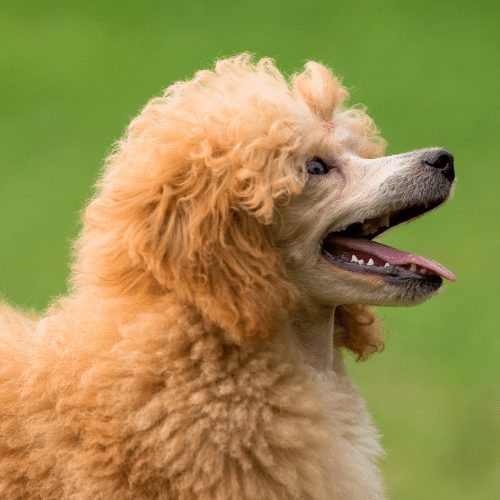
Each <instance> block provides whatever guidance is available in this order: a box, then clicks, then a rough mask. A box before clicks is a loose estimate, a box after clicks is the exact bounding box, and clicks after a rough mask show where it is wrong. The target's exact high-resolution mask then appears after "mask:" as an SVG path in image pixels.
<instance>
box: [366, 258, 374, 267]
mask: <svg viewBox="0 0 500 500" xmlns="http://www.w3.org/2000/svg"><path fill="white" fill-rule="evenodd" d="M374 264H375V262H373V259H372V258H370V260H369V261H368V262H367V263H366V265H368V266H373V265H374Z"/></svg>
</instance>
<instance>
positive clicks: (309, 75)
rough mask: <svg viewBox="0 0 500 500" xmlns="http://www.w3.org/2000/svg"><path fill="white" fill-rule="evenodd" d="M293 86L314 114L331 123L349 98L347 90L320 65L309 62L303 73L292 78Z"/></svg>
mask: <svg viewBox="0 0 500 500" xmlns="http://www.w3.org/2000/svg"><path fill="white" fill-rule="evenodd" d="M292 86H293V88H294V89H295V91H296V92H297V93H298V94H299V96H300V97H301V99H302V100H303V101H304V102H305V103H306V104H307V106H308V107H309V108H310V109H311V111H312V112H313V113H315V114H316V115H318V116H320V117H321V119H323V120H325V121H329V120H331V119H332V115H333V112H334V111H335V109H336V108H338V107H339V106H340V105H341V104H342V102H343V101H344V100H345V98H346V97H347V90H346V89H345V88H344V87H343V86H342V85H341V83H340V82H339V81H338V80H337V79H336V78H335V77H334V76H333V74H332V72H331V71H330V70H329V69H328V68H327V67H326V66H323V65H322V64H320V63H317V62H314V61H309V62H308V63H306V65H305V69H304V71H303V72H302V73H298V74H296V75H294V76H293V77H292Z"/></svg>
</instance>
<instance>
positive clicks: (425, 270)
mask: <svg viewBox="0 0 500 500" xmlns="http://www.w3.org/2000/svg"><path fill="white" fill-rule="evenodd" d="M418 272H419V273H420V274H427V269H426V268H425V267H421V268H420V269H419V271H418Z"/></svg>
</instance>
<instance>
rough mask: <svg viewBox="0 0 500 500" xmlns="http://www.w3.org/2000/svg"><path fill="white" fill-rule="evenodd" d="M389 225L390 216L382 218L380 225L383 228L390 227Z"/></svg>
mask: <svg viewBox="0 0 500 500" xmlns="http://www.w3.org/2000/svg"><path fill="white" fill-rule="evenodd" d="M389 224H390V222H389V214H387V215H384V216H382V217H381V219H380V225H381V226H383V227H389Z"/></svg>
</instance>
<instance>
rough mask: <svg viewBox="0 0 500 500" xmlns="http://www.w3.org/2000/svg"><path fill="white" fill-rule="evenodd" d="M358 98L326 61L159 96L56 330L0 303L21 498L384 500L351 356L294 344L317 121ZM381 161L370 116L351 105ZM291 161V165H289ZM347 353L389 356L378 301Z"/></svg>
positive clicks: (91, 225)
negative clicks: (309, 353)
mask: <svg viewBox="0 0 500 500" xmlns="http://www.w3.org/2000/svg"><path fill="white" fill-rule="evenodd" d="M345 96H346V93H345V90H344V89H343V88H342V87H341V85H340V84H339V83H338V82H337V80H335V79H334V78H333V77H332V75H331V74H330V72H329V71H328V70H327V69H326V68H324V67H323V66H321V65H319V64H317V63H308V64H307V66H306V70H305V71H304V72H303V73H301V74H299V75H296V76H294V77H293V78H292V80H291V84H289V83H288V82H287V81H286V79H285V78H284V77H283V76H282V75H281V74H280V73H279V72H278V70H277V69H276V68H275V66H274V64H273V63H272V61H270V60H268V59H263V60H260V61H258V62H257V63H253V62H252V61H251V59H250V58H249V56H247V55H242V56H238V57H236V58H232V59H226V60H222V61H219V62H218V63H217V64H216V66H215V69H214V70H213V71H200V72H198V73H197V74H196V76H195V77H194V78H193V79H192V80H190V81H187V82H181V83H176V84H174V85H172V86H171V87H169V88H168V89H167V90H166V92H165V94H164V95H163V96H161V97H158V98H155V99H153V100H152V101H150V102H149V103H148V104H147V105H146V107H145V108H144V110H143V111H142V112H141V113H140V114H139V116H138V117H137V118H135V119H134V120H133V121H132V123H131V125H130V126H129V128H128V131H127V133H126V135H125V137H124V138H123V139H122V140H121V141H119V143H118V145H117V147H116V149H115V151H114V153H113V154H112V155H111V156H110V158H109V159H108V162H107V166H106V168H105V171H104V173H103V175H102V177H101V179H100V181H99V183H98V186H97V192H96V195H95V197H94V198H93V200H92V201H91V202H90V204H89V205H88V207H87V209H86V211H85V214H84V220H83V230H82V233H81V235H80V237H79V238H78V239H77V241H76V244H75V260H74V265H73V269H72V277H71V290H70V293H69V294H68V296H67V297H65V298H62V299H60V300H58V301H56V303H55V304H53V305H52V306H51V307H50V309H49V310H48V311H47V312H46V313H45V314H43V315H42V316H41V317H34V316H33V317H31V316H29V315H26V314H24V313H20V312H16V311H15V310H14V309H12V308H10V307H8V306H1V308H0V360H1V364H0V412H1V419H0V496H1V498H4V499H18V498H41V499H52V498H54V499H61V498H73V499H127V498H130V499H132V498H133V499H151V498H158V499H181V500H182V499H184V500H194V499H216V500H217V499H259V500H265V499H301V500H305V499H311V500H312V499H314V500H321V499H324V500H332V499H360V500H361V499H363V500H366V499H368V498H369V499H370V500H376V499H382V498H384V497H385V494H384V489H383V486H382V482H381V479H380V476H379V472H378V470H377V467H376V465H375V461H376V458H377V457H378V456H380V454H381V449H380V447H379V444H378V437H377V432H376V430H375V429H374V427H373V426H372V423H371V420H370V417H369V416H368V413H367V412H366V409H365V406H364V403H363V401H362V400H361V398H360V397H359V395H358V392H357V389H356V388H355V387H354V386H353V385H352V383H351V382H350V381H349V379H348V378H347V376H346V374H345V372H344V370H343V368H342V361H341V359H340V357H336V358H335V366H334V369H333V370H332V371H330V372H329V373H328V374H319V373H317V372H316V371H315V370H313V369H312V368H310V367H309V366H308V364H307V363H305V362H304V358H303V355H302V353H301V351H300V349H298V348H297V346H296V344H295V343H294V342H293V341H292V340H291V339H290V337H289V335H288V334H287V328H288V327H287V325H288V320H287V318H288V315H289V314H290V311H292V310H293V308H294V307H295V306H296V304H297V301H298V300H300V291H299V290H298V289H297V287H296V286H295V284H293V283H292V282H291V281H290V279H289V278H288V277H287V270H286V263H285V262H284V261H283V258H282V256H281V254H280V252H279V251H278V249H277V248H276V244H275V242H274V240H273V227H274V226H275V225H276V224H277V223H278V222H277V213H278V212H277V211H278V208H277V207H279V206H282V205H286V203H287V202H288V200H290V199H292V198H293V197H294V196H295V195H297V194H298V193H300V192H301V190H302V189H303V185H304V182H305V180H304V172H303V170H300V169H298V168H297V158H302V157H305V155H306V145H305V143H304V139H303V137H304V135H303V134H302V133H299V131H300V127H301V126H302V125H301V123H302V121H303V116H304V114H305V113H306V112H308V113H313V114H314V115H315V116H316V117H317V120H318V124H320V123H321V122H322V121H329V120H331V119H332V114H333V113H334V111H335V110H337V109H340V107H341V106H342V101H343V100H344V98H345ZM349 113H350V114H349V117H350V118H349V119H350V126H351V127H355V128H356V129H357V131H358V132H359V133H358V139H357V141H358V142H357V148H358V149H359V150H361V151H362V152H363V155H365V156H366V157H372V156H377V155H379V154H380V153H381V152H382V149H383V143H382V141H381V140H379V139H378V138H377V135H376V130H375V128H374V126H373V124H372V122H371V120H370V119H369V118H368V117H367V116H366V115H365V114H364V113H363V112H362V111H361V110H356V109H354V110H350V111H349ZM292 158H293V161H291V159H292ZM336 320H337V327H338V328H336V332H335V335H336V348H339V347H341V346H342V345H344V346H345V347H348V348H350V349H352V350H353V351H355V352H356V354H357V355H358V356H359V357H366V356H367V355H368V354H369V353H371V352H373V351H374V350H377V349H378V348H380V347H381V341H380V339H379V337H378V335H377V324H376V322H374V319H373V316H372V314H371V312H370V311H369V310H368V308H366V307H365V306H362V305H350V306H347V307H343V308H342V307H341V308H337V312H336Z"/></svg>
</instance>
